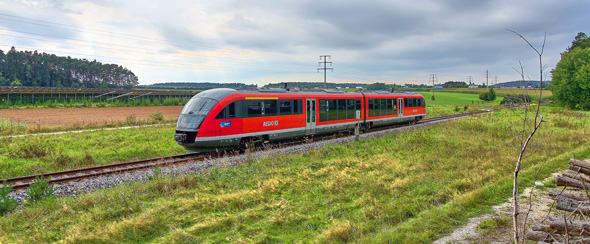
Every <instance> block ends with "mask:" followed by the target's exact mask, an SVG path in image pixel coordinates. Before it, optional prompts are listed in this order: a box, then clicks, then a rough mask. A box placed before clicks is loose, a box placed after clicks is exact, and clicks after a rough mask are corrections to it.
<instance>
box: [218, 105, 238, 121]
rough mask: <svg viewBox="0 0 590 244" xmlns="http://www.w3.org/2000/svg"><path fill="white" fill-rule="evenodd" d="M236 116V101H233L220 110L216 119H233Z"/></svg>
mask: <svg viewBox="0 0 590 244" xmlns="http://www.w3.org/2000/svg"><path fill="white" fill-rule="evenodd" d="M235 117H236V102H232V103H230V104H229V105H227V106H226V107H225V108H223V109H222V110H221V111H219V113H218V114H217V116H215V119H233V118H235Z"/></svg>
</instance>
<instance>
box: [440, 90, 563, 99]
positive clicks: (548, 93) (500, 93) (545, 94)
mask: <svg viewBox="0 0 590 244" xmlns="http://www.w3.org/2000/svg"><path fill="white" fill-rule="evenodd" d="M441 91H442V92H456V93H467V94H476V95H479V94H480V93H483V92H487V91H488V89H485V88H444V89H442V90H441ZM494 91H495V92H496V95H498V96H504V95H506V94H509V95H519V94H525V93H526V94H528V95H529V96H533V97H538V96H539V90H538V89H527V90H524V89H518V88H495V89H494ZM435 92H436V91H435ZM431 93H432V92H431ZM541 95H542V96H543V97H549V96H552V95H553V93H552V92H551V90H543V93H542V94H541Z"/></svg>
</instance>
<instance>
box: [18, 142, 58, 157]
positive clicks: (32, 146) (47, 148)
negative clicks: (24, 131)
mask: <svg viewBox="0 0 590 244" xmlns="http://www.w3.org/2000/svg"><path fill="white" fill-rule="evenodd" d="M7 151H8V154H9V155H10V156H11V157H17V158H24V159H27V158H40V159H42V158H45V157H47V156H50V155H52V154H53V152H54V151H55V142H50V141H43V140H41V139H39V138H35V137H33V138H30V139H29V140H26V141H23V142H22V143H15V144H13V145H10V146H9V147H8V150H7Z"/></svg>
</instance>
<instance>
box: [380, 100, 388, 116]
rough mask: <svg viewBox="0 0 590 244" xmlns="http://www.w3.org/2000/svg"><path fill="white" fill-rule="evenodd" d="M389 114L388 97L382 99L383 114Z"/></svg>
mask: <svg viewBox="0 0 590 244" xmlns="http://www.w3.org/2000/svg"><path fill="white" fill-rule="evenodd" d="M384 115H387V99H381V116H384Z"/></svg>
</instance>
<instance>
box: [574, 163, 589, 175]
mask: <svg viewBox="0 0 590 244" xmlns="http://www.w3.org/2000/svg"><path fill="white" fill-rule="evenodd" d="M569 169H570V170H573V171H575V172H578V170H580V172H581V173H584V174H587V175H590V169H587V168H584V167H580V166H574V165H570V167H569Z"/></svg>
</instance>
